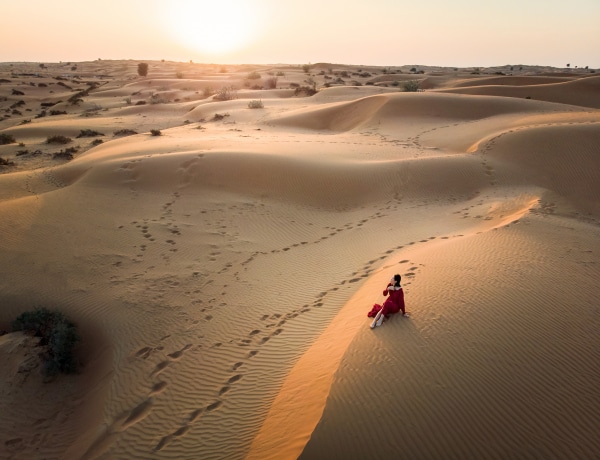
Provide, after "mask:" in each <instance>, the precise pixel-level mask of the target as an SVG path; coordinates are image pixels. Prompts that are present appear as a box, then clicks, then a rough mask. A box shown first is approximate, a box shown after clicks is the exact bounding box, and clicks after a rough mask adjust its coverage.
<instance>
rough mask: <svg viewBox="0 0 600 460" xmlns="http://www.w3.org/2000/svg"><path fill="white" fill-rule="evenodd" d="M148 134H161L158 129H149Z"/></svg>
mask: <svg viewBox="0 0 600 460" xmlns="http://www.w3.org/2000/svg"><path fill="white" fill-rule="evenodd" d="M150 134H152V135H153V136H162V133H161V132H160V129H151V130H150Z"/></svg>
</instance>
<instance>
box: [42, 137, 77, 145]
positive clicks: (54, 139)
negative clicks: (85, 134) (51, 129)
mask: <svg viewBox="0 0 600 460" xmlns="http://www.w3.org/2000/svg"><path fill="white" fill-rule="evenodd" d="M72 140H73V139H71V138H70V137H66V136H48V138H47V139H46V144H68V143H69V142H71V141H72Z"/></svg>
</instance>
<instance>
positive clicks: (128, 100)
mask: <svg viewBox="0 0 600 460" xmlns="http://www.w3.org/2000/svg"><path fill="white" fill-rule="evenodd" d="M124 102H125V104H127V105H131V97H130V96H127V97H126V98H125V99H124Z"/></svg>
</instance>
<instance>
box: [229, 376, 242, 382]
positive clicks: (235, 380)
mask: <svg viewBox="0 0 600 460" xmlns="http://www.w3.org/2000/svg"><path fill="white" fill-rule="evenodd" d="M241 378H242V374H237V375H234V376H233V377H231V378H230V379H229V380H228V381H227V383H235V382H237V381H238V380H240V379H241Z"/></svg>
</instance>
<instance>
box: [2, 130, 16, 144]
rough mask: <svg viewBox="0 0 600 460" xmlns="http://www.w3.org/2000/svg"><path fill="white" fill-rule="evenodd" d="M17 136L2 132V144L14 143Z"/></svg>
mask: <svg viewBox="0 0 600 460" xmlns="http://www.w3.org/2000/svg"><path fill="white" fill-rule="evenodd" d="M15 142H16V141H15V138H14V136H12V135H11V134H6V133H0V145H6V144H14V143H15Z"/></svg>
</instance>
